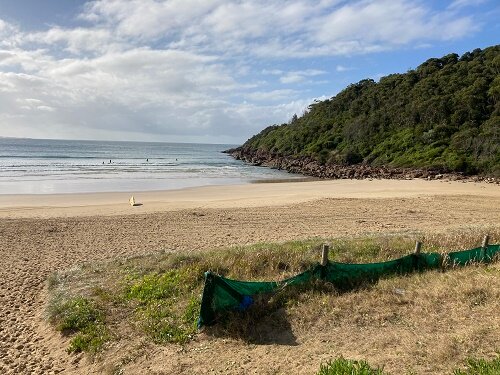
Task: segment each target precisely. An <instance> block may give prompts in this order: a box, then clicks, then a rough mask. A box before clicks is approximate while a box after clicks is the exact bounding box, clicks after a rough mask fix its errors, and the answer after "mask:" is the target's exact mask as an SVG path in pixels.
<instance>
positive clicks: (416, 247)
mask: <svg viewBox="0 0 500 375" xmlns="http://www.w3.org/2000/svg"><path fill="white" fill-rule="evenodd" d="M421 249H422V242H420V241H417V242H415V254H416V255H420V250H421Z"/></svg>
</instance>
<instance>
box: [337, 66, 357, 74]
mask: <svg viewBox="0 0 500 375" xmlns="http://www.w3.org/2000/svg"><path fill="white" fill-rule="evenodd" d="M352 69H353V68H351V67H348V66H344V65H337V66H336V67H335V70H336V71H337V72H347V71H348V70H352Z"/></svg>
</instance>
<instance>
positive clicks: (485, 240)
mask: <svg viewBox="0 0 500 375" xmlns="http://www.w3.org/2000/svg"><path fill="white" fill-rule="evenodd" d="M489 241H490V236H489V235H488V234H487V235H486V236H484V238H483V244H482V245H481V247H482V248H483V250H486V249H487V248H488V242H489Z"/></svg>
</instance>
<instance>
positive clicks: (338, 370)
mask: <svg viewBox="0 0 500 375" xmlns="http://www.w3.org/2000/svg"><path fill="white" fill-rule="evenodd" d="M317 375H384V372H383V371H382V369H380V368H373V367H371V366H370V365H369V364H368V363H367V362H366V361H354V360H351V359H345V358H343V357H340V358H337V359H335V360H333V361H328V362H327V363H325V364H322V365H321V366H320V369H319V372H318V373H317Z"/></svg>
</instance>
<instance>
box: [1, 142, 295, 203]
mask: <svg viewBox="0 0 500 375" xmlns="http://www.w3.org/2000/svg"><path fill="white" fill-rule="evenodd" d="M231 147H234V145H213V144H189V143H159V142H107V141H73V140H71V141H69V140H40V139H17V138H0V194H60V193H89V192H134V191H153V190H172V189H181V188H187V187H195V186H207V185H231V184H244V183H250V182H252V181H256V180H263V181H265V180H275V179H290V178H292V179H293V178H300V177H302V176H300V175H291V174H289V173H287V172H284V171H279V170H275V169H270V168H263V167H256V166H251V165H248V164H244V163H243V162H241V161H238V160H234V159H233V158H232V157H231V156H229V155H227V154H223V153H222V152H221V151H223V150H226V149H228V148H231Z"/></svg>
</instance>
